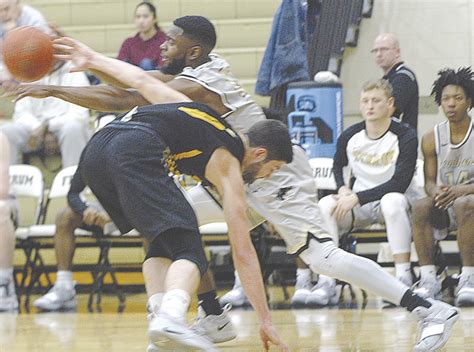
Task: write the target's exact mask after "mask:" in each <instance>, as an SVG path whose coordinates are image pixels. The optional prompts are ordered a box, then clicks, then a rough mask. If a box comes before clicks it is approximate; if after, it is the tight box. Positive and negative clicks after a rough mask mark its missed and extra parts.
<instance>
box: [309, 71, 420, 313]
mask: <svg viewBox="0 0 474 352" xmlns="http://www.w3.org/2000/svg"><path fill="white" fill-rule="evenodd" d="M393 106H394V99H393V95H392V87H391V85H390V83H388V81H386V80H383V79H382V80H376V81H369V82H367V83H365V84H364V86H363V88H362V93H361V96H360V111H361V113H362V116H363V117H364V121H363V122H360V123H358V124H355V125H353V126H351V127H349V128H348V129H346V130H345V131H344V132H343V133H342V134H341V135H340V136H339V138H338V140H337V148H336V155H335V156H334V176H335V178H336V185H337V189H338V193H337V195H329V196H326V197H324V198H322V199H321V200H320V201H319V206H320V209H321V214H322V216H323V218H324V219H325V221H326V223H327V225H329V230H330V233H331V234H332V235H333V240H334V241H335V242H336V243H338V239H339V235H340V234H344V233H347V232H349V231H352V230H354V229H361V228H364V227H367V226H369V225H371V224H374V223H383V224H385V225H386V228H387V237H388V242H389V244H390V247H391V249H392V252H393V256H394V262H395V269H396V270H395V271H396V277H397V278H398V279H399V280H400V281H401V282H402V283H404V284H405V285H407V286H411V285H412V283H413V282H412V280H413V279H412V274H411V264H410V249H411V247H410V246H411V222H410V214H409V210H410V202H409V199H408V197H407V193H406V192H407V190H408V189H409V185H410V182H411V180H412V178H413V175H414V172H415V166H416V157H417V147H418V141H417V137H416V132H415V130H414V129H413V128H412V127H410V126H409V125H407V124H404V123H400V122H398V121H397V120H396V119H392V117H391V112H392V111H393ZM346 166H348V167H349V169H350V171H351V174H352V177H353V179H354V182H353V184H348V183H346V182H345V180H344V177H343V167H346ZM317 286H318V287H316V288H313V291H312V293H311V295H310V296H308V299H307V300H310V301H311V303H313V304H320V305H325V304H324V303H325V302H328V301H329V303H333V304H335V303H337V294H336V282H335V280H334V279H332V278H329V277H327V276H324V275H320V277H319V280H318V284H317Z"/></svg>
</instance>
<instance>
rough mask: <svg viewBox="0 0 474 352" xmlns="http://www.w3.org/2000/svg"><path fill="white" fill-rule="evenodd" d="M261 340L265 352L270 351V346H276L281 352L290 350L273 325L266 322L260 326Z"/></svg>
mask: <svg viewBox="0 0 474 352" xmlns="http://www.w3.org/2000/svg"><path fill="white" fill-rule="evenodd" d="M260 338H261V339H262V342H263V348H264V349H265V351H268V349H269V348H270V344H273V345H275V346H276V347H277V348H278V349H279V350H280V351H289V350H290V349H289V348H288V346H287V345H286V343H285V342H283V340H282V338H281V337H280V335H279V334H278V332H277V331H276V329H275V328H274V326H273V325H272V324H271V323H268V322H265V323H262V325H260Z"/></svg>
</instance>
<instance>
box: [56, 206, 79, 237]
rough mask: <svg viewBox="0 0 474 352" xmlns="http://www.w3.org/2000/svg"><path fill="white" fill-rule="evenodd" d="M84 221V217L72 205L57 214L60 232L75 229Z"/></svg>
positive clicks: (57, 224)
mask: <svg viewBox="0 0 474 352" xmlns="http://www.w3.org/2000/svg"><path fill="white" fill-rule="evenodd" d="M81 223H82V217H81V216H80V215H79V214H77V213H76V212H74V211H73V210H72V209H71V208H70V207H66V208H65V209H63V210H62V211H60V212H59V213H58V215H57V216H56V228H57V230H58V232H62V231H74V230H75V229H76V228H77V227H79V226H80V224H81Z"/></svg>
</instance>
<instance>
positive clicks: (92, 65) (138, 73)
mask: <svg viewBox="0 0 474 352" xmlns="http://www.w3.org/2000/svg"><path fill="white" fill-rule="evenodd" d="M54 47H55V49H57V50H58V51H59V52H61V54H56V55H55V57H56V58H58V59H61V60H70V61H72V62H73V64H74V65H75V68H74V69H73V70H74V71H84V70H88V69H95V70H99V71H102V72H104V73H106V74H108V75H110V76H113V77H115V78H116V79H117V80H119V81H121V82H123V83H124V84H126V85H128V86H130V87H132V88H135V89H137V90H138V91H139V92H140V93H141V94H142V95H143V97H144V98H145V99H147V100H148V101H149V102H150V103H152V104H162V103H173V102H182V101H190V99H189V98H188V97H187V96H185V95H184V94H182V93H180V92H178V91H176V90H174V89H172V88H170V87H168V86H167V85H166V84H165V83H163V82H161V81H160V80H158V79H156V78H154V77H152V76H150V75H149V74H147V73H146V71H144V70H142V69H141V68H139V67H137V66H133V65H131V64H129V63H126V62H124V61H120V60H117V59H112V58H110V57H107V56H105V55H102V54H100V53H98V52H96V51H94V50H92V49H91V48H89V47H88V46H86V45H85V44H83V43H81V42H79V41H78V40H75V39H72V38H68V37H62V38H59V39H55V40H54Z"/></svg>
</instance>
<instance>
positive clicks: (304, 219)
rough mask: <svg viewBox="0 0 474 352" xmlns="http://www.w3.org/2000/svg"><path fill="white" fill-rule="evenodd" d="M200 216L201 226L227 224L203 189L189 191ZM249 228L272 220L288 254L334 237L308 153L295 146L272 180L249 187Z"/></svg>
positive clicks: (257, 182) (221, 213)
mask: <svg viewBox="0 0 474 352" xmlns="http://www.w3.org/2000/svg"><path fill="white" fill-rule="evenodd" d="M186 193H187V195H188V197H189V198H188V199H189V200H190V203H191V204H192V205H193V207H194V209H195V211H196V215H197V217H198V221H199V225H200V226H201V225H204V224H206V223H210V222H225V220H224V214H223V212H222V209H221V208H220V207H219V205H217V204H216V202H215V201H214V200H213V199H212V197H211V196H209V195H208V194H207V193H206V191H205V190H203V189H202V188H201V187H200V186H199V187H194V188H192V189H190V190H189V191H188V192H186ZM247 202H248V204H249V205H250V207H251V208H252V209H250V210H249V211H248V212H247V215H248V216H249V227H250V228H253V227H255V226H257V225H258V224H260V223H262V222H263V221H264V220H268V221H269V222H270V223H271V224H272V225H273V226H275V229H276V230H277V231H278V233H279V234H280V236H281V237H282V238H283V240H284V241H285V243H286V246H287V251H288V253H291V254H292V253H296V252H297V251H298V250H299V249H300V248H302V247H303V246H305V245H306V244H307V241H308V232H311V233H312V234H313V235H314V236H315V237H318V238H319V237H324V238H331V236H330V235H329V234H328V231H327V230H326V228H325V226H324V222H323V220H322V217H321V215H320V211H319V207H318V196H317V188H316V183H315V180H314V178H313V170H312V169H311V167H310V165H309V162H308V159H307V157H306V155H305V152H304V151H303V150H302V149H301V148H300V147H297V146H294V147H293V161H292V162H291V163H290V164H287V165H284V166H283V167H282V168H281V169H280V170H278V171H276V172H274V173H273V175H272V176H271V178H269V179H260V180H256V181H255V182H254V183H252V184H251V185H248V186H247Z"/></svg>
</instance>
